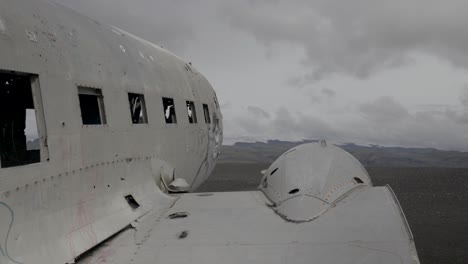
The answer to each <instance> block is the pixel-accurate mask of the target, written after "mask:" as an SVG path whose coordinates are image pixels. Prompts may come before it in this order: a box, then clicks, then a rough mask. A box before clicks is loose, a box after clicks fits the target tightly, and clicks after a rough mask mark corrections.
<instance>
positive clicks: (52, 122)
mask: <svg viewBox="0 0 468 264" xmlns="http://www.w3.org/2000/svg"><path fill="white" fill-rule="evenodd" d="M2 74H3V76H4V77H5V76H7V77H8V78H9V76H21V77H22V78H24V77H26V78H28V79H29V80H30V81H31V83H30V85H31V87H30V89H32V97H33V102H34V110H35V120H36V121H35V122H36V124H37V131H38V133H37V134H38V139H39V147H38V150H37V152H38V157H39V156H40V158H38V159H39V160H38V161H37V162H30V163H28V162H24V163H25V164H21V165H11V166H6V165H7V164H8V163H7V162H11V158H10V157H11V156H12V154H11V153H10V152H11V151H13V150H11V149H14V148H12V147H11V146H10V145H11V144H13V143H11V142H9V141H8V140H10V139H8V137H6V136H5V137H4V138H3V139H2V140H3V141H2V142H4V143H1V142H0V144H4V145H3V146H1V145H0V150H1V151H6V152H8V151H10V152H8V153H7V154H8V155H3V156H2V162H0V163H1V165H3V166H1V168H0V263H1V264H3V263H33V262H31V260H34V258H36V259H37V260H41V259H44V258H47V259H48V262H47V263H60V261H61V260H64V259H66V260H71V259H73V258H75V257H76V256H78V255H80V254H81V253H82V252H84V251H85V250H87V249H89V248H91V247H93V246H95V245H96V244H97V243H99V242H101V241H102V240H104V239H106V238H107V237H109V236H110V235H112V234H114V233H115V232H117V231H119V230H120V229H122V228H123V227H125V226H126V225H128V224H129V223H131V221H133V220H135V219H137V218H138V217H140V216H141V215H143V214H145V213H146V212H147V211H148V210H150V208H151V207H153V206H152V205H151V203H154V202H156V203H157V201H154V200H152V199H153V198H154V197H155V196H153V195H152V193H153V192H155V191H156V190H157V188H155V187H156V186H159V185H160V179H161V177H166V178H173V179H174V178H182V179H184V180H185V181H186V182H187V183H188V184H189V185H190V186H191V189H194V188H196V187H197V186H199V185H200V184H201V183H203V182H204V181H205V180H206V178H207V177H208V176H209V174H210V173H211V171H212V170H213V168H214V166H215V163H216V159H217V156H218V151H219V148H220V145H221V144H222V114H221V112H220V109H219V105H218V103H217V98H216V94H215V92H214V90H213V88H212V87H211V85H210V84H209V83H208V81H207V80H206V79H205V78H204V77H203V76H202V75H201V74H200V73H199V72H198V71H196V70H195V69H194V68H193V67H192V66H191V65H190V64H188V63H185V62H184V61H183V60H181V59H180V58H178V57H176V56H175V55H173V54H171V53H170V52H168V51H167V50H164V49H162V48H160V47H158V46H156V45H154V44H152V43H149V42H147V41H145V40H142V39H140V38H138V37H135V36H133V35H131V34H129V33H126V32H124V31H122V30H119V29H117V28H113V27H108V26H104V25H101V24H99V23H98V22H95V21H93V20H91V19H89V18H87V17H84V16H82V15H80V14H78V13H76V12H74V11H72V10H69V9H68V8H65V7H63V6H60V5H58V4H50V3H45V2H42V1H38V0H0V75H2ZM5 78H6V77H5ZM93 93H96V94H93ZM135 94H136V95H138V96H142V97H139V98H138V99H144V100H143V102H144V103H143V108H144V111H141V116H140V119H138V117H137V120H140V121H141V123H134V122H133V121H134V120H132V119H133V117H132V114H131V111H135V110H134V109H136V108H140V109H141V105H142V103H141V102H140V101H141V100H140V101H138V100H136V101H138V104H135V105H132V103H131V96H132V95H135ZM80 95H88V96H91V97H90V98H91V99H92V98H99V100H101V101H99V110H97V111H99V112H98V113H99V115H100V116H99V119H100V121H99V122H97V124H89V123H87V122H88V121H86V122H85V117H84V116H85V115H91V116H92V114H93V112H92V107H88V106H87V104H85V103H83V101H80V100H81V98H80ZM93 96H94V97H93ZM163 98H168V99H171V100H173V101H172V105H171V106H170V107H166V106H165V105H164V103H163ZM4 99H5V98H4ZM187 101H189V102H193V106H194V107H193V109H192V107H190V109H188V107H187ZM204 105H206V106H204ZM87 107H88V108H87ZM132 107H133V108H132ZM83 108H85V109H83ZM168 108H172V109H168ZM10 109H13V108H9V109H6V110H5V109H3V110H5V111H10ZM131 109H133V110H131ZM166 110H168V111H174V110H175V111H174V112H173V114H174V119H173V120H171V122H172V121H175V122H172V123H171V122H169V123H168V119H167V117H166V113H165V112H166ZM188 110H189V111H190V112H191V113H190V115H193V113H192V112H194V113H195V114H196V116H197V121H195V122H193V120H192V119H189V114H188ZM11 111H15V110H14V109H13V110H11ZM86 111H87V112H86ZM3 114H4V115H11V114H13V113H10V112H7V113H6V114H5V112H4V113H3ZM205 115H208V116H207V117H206V116H205ZM0 119H1V118H0ZM190 120H191V121H192V123H191V122H190ZM0 122H3V121H1V120H0ZM8 122H10V121H8ZM8 122H7V121H5V126H4V127H7V128H9V127H10V126H11V125H10V124H9V123H8ZM25 122H28V121H27V120H25ZM7 123H8V124H7ZM0 128H1V127H0ZM4 130H6V129H4ZM5 133H10V132H8V131H7V132H5ZM5 142H6V143H5ZM13 145H14V144H13ZM5 146H6V147H5ZM5 149H8V150H5ZM15 151H16V150H15ZM11 164H14V163H11ZM128 195H132V196H133V197H134V199H135V200H136V201H137V202H138V203H139V204H140V205H141V207H139V208H137V209H135V208H131V207H130V206H129V204H128V202H127V201H126V200H125V196H128ZM44 230H47V232H44ZM24 252H28V253H27V254H26V253H24ZM13 256H19V259H20V260H17V259H15V258H14V257H13ZM35 263H43V262H35Z"/></svg>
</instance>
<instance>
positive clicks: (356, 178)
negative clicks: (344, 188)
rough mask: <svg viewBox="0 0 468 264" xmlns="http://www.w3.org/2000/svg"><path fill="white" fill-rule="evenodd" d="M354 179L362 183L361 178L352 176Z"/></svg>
mask: <svg viewBox="0 0 468 264" xmlns="http://www.w3.org/2000/svg"><path fill="white" fill-rule="evenodd" d="M354 180H355V181H356V182H357V183H364V182H363V181H362V180H361V179H359V178H358V177H354Z"/></svg>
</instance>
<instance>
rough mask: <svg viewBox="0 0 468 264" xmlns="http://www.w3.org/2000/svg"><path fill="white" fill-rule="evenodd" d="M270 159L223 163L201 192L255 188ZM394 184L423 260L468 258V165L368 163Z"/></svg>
mask: <svg viewBox="0 0 468 264" xmlns="http://www.w3.org/2000/svg"><path fill="white" fill-rule="evenodd" d="M267 167H268V164H259V163H221V164H218V166H217V167H216V169H215V171H214V172H213V175H212V176H211V177H210V178H209V180H208V181H207V182H206V183H205V184H204V185H203V186H201V187H200V188H199V190H198V191H199V192H212V191H245V190H254V189H256V187H257V186H258V183H259V182H260V178H261V175H260V171H261V170H263V169H266V168H267ZM367 170H368V172H369V174H370V176H371V178H372V181H373V182H374V185H377V186H381V185H386V184H388V185H390V186H391V187H392V188H393V190H394V191H395V193H396V195H397V197H398V199H399V201H400V203H401V206H402V207H403V210H404V212H405V214H406V217H407V219H408V222H409V224H410V227H411V229H412V231H413V234H414V237H415V240H416V247H417V250H418V255H419V259H420V260H421V263H422V264H466V263H468V195H467V191H468V169H444V168H367Z"/></svg>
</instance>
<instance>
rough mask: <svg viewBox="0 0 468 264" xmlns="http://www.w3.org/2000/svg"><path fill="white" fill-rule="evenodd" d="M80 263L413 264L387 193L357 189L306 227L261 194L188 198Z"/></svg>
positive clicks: (409, 242) (411, 248)
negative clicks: (287, 215)
mask: <svg viewBox="0 0 468 264" xmlns="http://www.w3.org/2000/svg"><path fill="white" fill-rule="evenodd" d="M79 263H89V264H91V263H115V264H118V263H119V264H120V263H122V264H124V263H125V264H128V263H165V264H169V263H200V264H210V263H268V264H272V263H419V261H418V257H417V253H416V249H415V245H414V242H413V237H412V235H411V232H410V231H409V228H408V226H407V223H406V220H405V218H404V216H403V214H402V211H401V209H400V206H399V204H398V202H397V200H396V199H395V196H394V194H393V192H392V190H391V189H390V188H389V187H372V188H356V189H354V190H353V192H352V193H350V194H348V195H346V197H345V198H343V199H342V200H341V201H340V202H339V203H337V204H336V205H334V206H333V207H332V208H330V209H328V210H327V211H326V212H323V213H321V214H320V216H318V217H316V218H314V219H313V220H310V221H303V222H300V221H290V220H287V219H285V218H284V217H282V216H281V215H280V214H279V213H278V212H276V211H275V210H274V208H273V207H272V203H271V200H269V199H268V198H267V197H266V196H265V195H264V193H263V192H261V191H251V192H227V193H192V194H183V195H181V196H178V197H176V198H174V202H173V204H171V205H170V206H168V209H167V210H166V211H164V212H161V211H158V212H155V213H153V214H151V213H150V214H148V215H146V216H145V217H143V218H142V219H140V220H138V221H137V222H135V223H134V224H133V227H131V228H128V229H126V230H125V231H123V232H122V233H120V234H118V235H117V236H115V237H113V238H111V239H110V240H108V241H107V242H105V243H104V244H102V245H101V246H99V247H98V248H97V249H96V250H94V251H93V253H91V254H90V255H88V256H86V257H84V258H82V259H81V260H80V261H79Z"/></svg>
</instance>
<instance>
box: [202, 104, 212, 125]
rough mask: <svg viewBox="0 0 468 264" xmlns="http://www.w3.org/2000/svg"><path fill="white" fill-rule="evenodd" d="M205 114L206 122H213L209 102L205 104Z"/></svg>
mask: <svg viewBox="0 0 468 264" xmlns="http://www.w3.org/2000/svg"><path fill="white" fill-rule="evenodd" d="M203 114H204V116H205V124H211V116H210V108H209V107H208V104H203Z"/></svg>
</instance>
